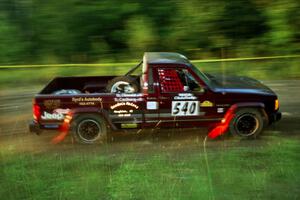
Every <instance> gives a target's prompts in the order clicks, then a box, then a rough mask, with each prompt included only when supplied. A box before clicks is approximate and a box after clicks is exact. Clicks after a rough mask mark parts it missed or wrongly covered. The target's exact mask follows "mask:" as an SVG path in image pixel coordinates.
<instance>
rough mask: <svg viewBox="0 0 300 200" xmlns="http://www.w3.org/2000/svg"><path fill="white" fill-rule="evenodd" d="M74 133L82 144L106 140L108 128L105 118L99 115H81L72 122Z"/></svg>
mask: <svg viewBox="0 0 300 200" xmlns="http://www.w3.org/2000/svg"><path fill="white" fill-rule="evenodd" d="M71 126H72V134H73V136H74V138H75V140H76V141H77V142H79V143H82V144H95V143H99V142H106V138H107V128H106V123H105V121H104V119H103V118H102V117H100V116H98V115H93V114H84V115H79V116H78V117H77V118H75V119H74V121H73V122H72V125H71Z"/></svg>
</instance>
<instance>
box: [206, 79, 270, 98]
mask: <svg viewBox="0 0 300 200" xmlns="http://www.w3.org/2000/svg"><path fill="white" fill-rule="evenodd" d="M208 77H209V78H210V80H211V81H212V83H213V85H214V90H215V91H216V92H226V93H227V92H228V93H250V94H263V95H276V94H275V93H274V92H273V91H272V90H271V89H270V88H269V87H267V86H266V85H264V84H263V83H261V82H260V81H258V80H255V79H253V78H249V77H245V76H222V75H208Z"/></svg>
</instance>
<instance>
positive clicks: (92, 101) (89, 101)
mask: <svg viewBox="0 0 300 200" xmlns="http://www.w3.org/2000/svg"><path fill="white" fill-rule="evenodd" d="M72 101H73V102H75V103H77V104H78V105H80V106H87V105H92V106H93V105H96V104H97V103H101V102H102V98H101V97H73V98H72Z"/></svg>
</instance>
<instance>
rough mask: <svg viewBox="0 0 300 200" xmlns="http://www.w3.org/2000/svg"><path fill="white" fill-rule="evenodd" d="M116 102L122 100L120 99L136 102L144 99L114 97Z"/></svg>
mask: <svg viewBox="0 0 300 200" xmlns="http://www.w3.org/2000/svg"><path fill="white" fill-rule="evenodd" d="M114 100H115V101H116V102H120V101H121V102H122V101H133V102H138V101H144V99H143V98H128V97H125V98H115V99H114Z"/></svg>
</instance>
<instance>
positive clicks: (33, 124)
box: [29, 121, 42, 135]
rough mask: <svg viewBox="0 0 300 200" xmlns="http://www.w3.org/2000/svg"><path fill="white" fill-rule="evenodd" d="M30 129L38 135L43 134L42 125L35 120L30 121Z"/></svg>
mask: <svg viewBox="0 0 300 200" xmlns="http://www.w3.org/2000/svg"><path fill="white" fill-rule="evenodd" d="M29 131H30V132H31V133H35V134H37V135H39V134H41V132H42V129H41V128H40V125H39V124H38V123H36V122H35V121H31V122H30V123H29Z"/></svg>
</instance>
